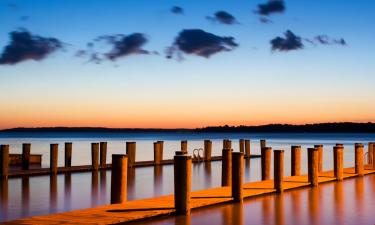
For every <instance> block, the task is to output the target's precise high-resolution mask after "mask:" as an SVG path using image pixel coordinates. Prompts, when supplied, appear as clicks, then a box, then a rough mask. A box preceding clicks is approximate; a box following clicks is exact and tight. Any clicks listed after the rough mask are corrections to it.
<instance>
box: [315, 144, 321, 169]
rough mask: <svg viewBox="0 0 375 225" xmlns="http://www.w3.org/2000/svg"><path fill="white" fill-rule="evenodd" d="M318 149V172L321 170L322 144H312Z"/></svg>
mask: <svg viewBox="0 0 375 225" xmlns="http://www.w3.org/2000/svg"><path fill="white" fill-rule="evenodd" d="M314 148H317V149H318V172H319V173H321V172H323V145H314Z"/></svg>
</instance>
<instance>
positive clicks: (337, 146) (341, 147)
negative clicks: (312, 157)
mask: <svg viewBox="0 0 375 225" xmlns="http://www.w3.org/2000/svg"><path fill="white" fill-rule="evenodd" d="M335 149H344V146H341V145H336V146H333V150H335Z"/></svg>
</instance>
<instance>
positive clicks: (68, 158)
mask: <svg viewBox="0 0 375 225" xmlns="http://www.w3.org/2000/svg"><path fill="white" fill-rule="evenodd" d="M72 145H73V144H72V143H71V142H65V144H64V148H65V149H64V150H65V162H64V163H65V167H71V166H72Z"/></svg>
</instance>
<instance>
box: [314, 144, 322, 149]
mask: <svg viewBox="0 0 375 225" xmlns="http://www.w3.org/2000/svg"><path fill="white" fill-rule="evenodd" d="M318 147H323V145H322V144H318V145H314V148H318Z"/></svg>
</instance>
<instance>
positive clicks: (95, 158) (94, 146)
mask: <svg viewBox="0 0 375 225" xmlns="http://www.w3.org/2000/svg"><path fill="white" fill-rule="evenodd" d="M91 166H92V169H93V170H98V169H99V143H91Z"/></svg>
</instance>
